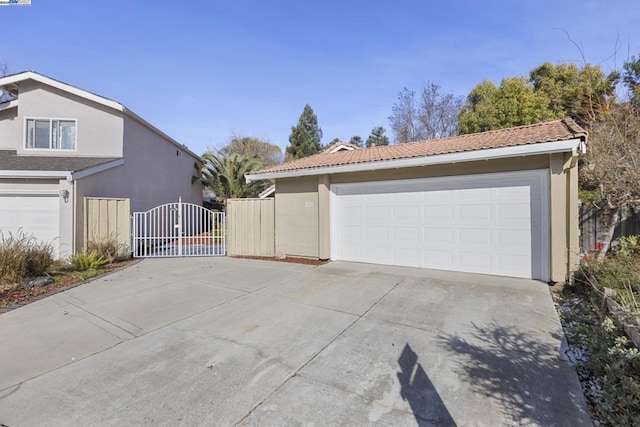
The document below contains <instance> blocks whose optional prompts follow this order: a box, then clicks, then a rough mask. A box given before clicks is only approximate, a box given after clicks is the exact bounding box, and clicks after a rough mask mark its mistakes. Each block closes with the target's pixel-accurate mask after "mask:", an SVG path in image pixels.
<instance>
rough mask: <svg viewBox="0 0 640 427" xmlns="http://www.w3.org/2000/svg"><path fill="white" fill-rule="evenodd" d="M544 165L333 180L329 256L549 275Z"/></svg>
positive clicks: (538, 276)
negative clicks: (371, 179)
mask: <svg viewBox="0 0 640 427" xmlns="http://www.w3.org/2000/svg"><path fill="white" fill-rule="evenodd" d="M548 187H549V184H548V170H535V171H525V172H509V173H495V174H482V175H465V176H458V177H446V178H428V179H419V180H398V181H380V182H366V183H353V184H334V185H332V186H331V191H332V196H331V197H332V200H331V206H332V216H331V258H332V259H336V260H344V261H358V262H368V263H376V264H390V265H404V266H411V267H423V268H434V269H441V270H452V271H465V272H472V273H484V274H495V275H501V276H513V277H526V278H534V279H540V280H545V281H546V280H548V278H549V208H548V205H549V199H548V197H549V196H548V192H549V189H548Z"/></svg>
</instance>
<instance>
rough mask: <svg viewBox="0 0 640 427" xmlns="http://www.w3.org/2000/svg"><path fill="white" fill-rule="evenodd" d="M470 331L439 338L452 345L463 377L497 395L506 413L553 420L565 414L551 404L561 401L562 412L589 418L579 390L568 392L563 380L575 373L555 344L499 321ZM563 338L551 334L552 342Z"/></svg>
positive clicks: (474, 387)
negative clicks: (466, 337) (577, 392)
mask: <svg viewBox="0 0 640 427" xmlns="http://www.w3.org/2000/svg"><path fill="white" fill-rule="evenodd" d="M469 337H470V341H467V340H466V339H464V338H461V337H458V336H455V335H442V336H441V337H440V339H441V341H442V343H444V345H445V346H446V347H447V348H449V349H450V350H452V351H453V353H454V356H453V357H454V360H455V361H456V362H457V366H458V368H457V369H458V374H459V375H460V377H461V379H462V380H463V381H465V382H467V383H469V384H470V386H471V388H472V390H474V391H475V392H477V393H479V394H481V395H484V396H487V397H490V398H491V399H492V400H494V401H496V402H497V404H498V405H497V406H499V407H500V408H501V409H502V411H503V412H504V414H505V416H506V417H507V418H508V419H511V420H514V421H515V422H520V423H522V422H527V421H528V422H530V423H533V424H537V425H554V424H556V423H557V422H558V420H559V419H563V418H558V416H559V415H560V414H559V413H558V411H557V409H556V410H555V411H554V410H553V408H559V407H561V408H562V407H563V411H566V413H576V415H577V414H581V415H583V416H584V417H586V418H584V420H585V421H586V422H587V423H589V421H588V420H589V417H588V416H587V415H586V413H585V412H584V404H583V402H582V399H581V396H578V395H576V394H575V393H573V392H571V391H569V392H568V393H567V391H568V390H571V389H572V387H568V386H566V385H565V384H568V383H571V381H572V380H576V381H577V378H575V374H574V373H573V371H572V370H571V369H567V368H566V367H564V366H561V365H562V363H563V362H562V361H561V360H559V358H558V349H557V348H556V347H555V346H552V345H550V344H548V343H545V342H542V341H540V340H537V339H535V337H532V336H530V334H525V333H523V332H521V331H518V330H517V329H516V328H514V327H504V326H500V325H498V324H497V323H492V324H490V325H488V326H487V327H480V326H477V325H475V324H472V331H471V335H469ZM561 339H562V337H559V336H553V340H554V341H556V342H559V341H561ZM563 367H564V369H562V368H563ZM569 375H572V376H573V377H570V376H569ZM559 385H562V386H559ZM573 388H574V389H575V390H577V391H580V388H579V387H573ZM552 402H554V403H552ZM560 402H562V404H559V403H560ZM575 422H576V425H578V424H581V419H580V418H578V417H576V418H575Z"/></svg>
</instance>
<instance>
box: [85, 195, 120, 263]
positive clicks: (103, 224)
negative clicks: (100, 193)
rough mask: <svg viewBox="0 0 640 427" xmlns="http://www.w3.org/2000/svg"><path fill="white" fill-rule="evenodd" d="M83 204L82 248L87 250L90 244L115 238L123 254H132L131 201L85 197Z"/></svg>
mask: <svg viewBox="0 0 640 427" xmlns="http://www.w3.org/2000/svg"><path fill="white" fill-rule="evenodd" d="M83 203H84V204H83V208H84V209H83V212H84V221H83V242H82V248H83V249H86V248H87V245H88V244H89V242H99V241H104V240H107V239H112V238H114V239H116V241H117V243H118V245H119V248H120V252H121V253H123V254H124V253H128V252H130V248H129V238H130V232H129V229H130V226H131V203H130V201H129V199H116V198H105V197H85V198H84V201H83Z"/></svg>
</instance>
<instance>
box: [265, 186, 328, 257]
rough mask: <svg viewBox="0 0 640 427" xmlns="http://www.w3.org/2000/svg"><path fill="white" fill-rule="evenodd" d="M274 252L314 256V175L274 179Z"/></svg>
mask: <svg viewBox="0 0 640 427" xmlns="http://www.w3.org/2000/svg"><path fill="white" fill-rule="evenodd" d="M276 188H277V190H276V196H275V199H276V202H275V203H276V254H285V255H293V256H302V257H312V258H318V257H319V252H318V235H319V233H318V177H316V176H312V177H303V178H293V179H283V180H278V181H277V182H276Z"/></svg>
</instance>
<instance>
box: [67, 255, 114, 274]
mask: <svg viewBox="0 0 640 427" xmlns="http://www.w3.org/2000/svg"><path fill="white" fill-rule="evenodd" d="M69 261H70V262H71V265H72V266H73V268H74V269H75V270H77V271H87V270H97V269H99V268H100V267H102V266H104V265H106V264H109V262H111V260H110V259H108V258H105V257H104V256H102V255H100V253H98V251H96V250H93V251H82V252H76V253H75V254H74V255H72V256H71V257H70V258H69Z"/></svg>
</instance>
